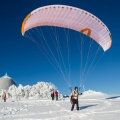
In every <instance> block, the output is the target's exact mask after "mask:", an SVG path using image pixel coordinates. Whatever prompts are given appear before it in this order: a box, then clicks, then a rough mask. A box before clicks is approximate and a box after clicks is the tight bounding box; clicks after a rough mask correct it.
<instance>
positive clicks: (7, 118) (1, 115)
mask: <svg viewBox="0 0 120 120" xmlns="http://www.w3.org/2000/svg"><path fill="white" fill-rule="evenodd" d="M79 106H80V110H79V111H77V110H76V106H75V108H74V110H73V111H71V110H70V109H71V103H70V102H69V98H65V99H61V100H59V101H55V100H54V101H52V100H51V99H48V100H40V99H38V100H33V99H32V100H18V101H11V100H7V102H6V103H5V102H3V100H1V101H0V120H119V119H120V96H119V95H107V94H104V93H101V92H95V91H92V90H89V91H86V92H84V93H83V95H81V96H80V97H79Z"/></svg>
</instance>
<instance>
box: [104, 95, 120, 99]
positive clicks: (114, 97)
mask: <svg viewBox="0 0 120 120" xmlns="http://www.w3.org/2000/svg"><path fill="white" fill-rule="evenodd" d="M116 98H120V96H113V97H109V98H106V99H107V100H109V99H116Z"/></svg>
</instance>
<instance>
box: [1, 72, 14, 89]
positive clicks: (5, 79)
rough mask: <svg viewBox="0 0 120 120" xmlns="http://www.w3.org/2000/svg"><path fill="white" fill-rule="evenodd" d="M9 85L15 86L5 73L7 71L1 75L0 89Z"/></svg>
mask: <svg viewBox="0 0 120 120" xmlns="http://www.w3.org/2000/svg"><path fill="white" fill-rule="evenodd" d="M11 85H15V86H16V83H15V82H14V80H13V79H12V78H11V77H9V76H8V75H7V73H6V74H5V75H4V76H3V77H1V78H0V90H1V89H3V90H7V89H8V88H9V87H10V86H11Z"/></svg>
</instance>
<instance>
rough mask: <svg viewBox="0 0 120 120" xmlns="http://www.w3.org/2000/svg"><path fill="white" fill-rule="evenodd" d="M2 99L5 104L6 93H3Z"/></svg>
mask: <svg viewBox="0 0 120 120" xmlns="http://www.w3.org/2000/svg"><path fill="white" fill-rule="evenodd" d="M3 99H4V102H6V92H4V94H3Z"/></svg>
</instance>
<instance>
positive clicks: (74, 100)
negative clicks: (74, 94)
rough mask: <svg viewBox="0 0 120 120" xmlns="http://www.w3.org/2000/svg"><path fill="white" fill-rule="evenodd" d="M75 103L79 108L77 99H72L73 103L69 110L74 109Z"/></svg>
mask: <svg viewBox="0 0 120 120" xmlns="http://www.w3.org/2000/svg"><path fill="white" fill-rule="evenodd" d="M75 104H76V109H77V110H79V103H78V99H73V104H72V107H71V110H73V109H74V106H75Z"/></svg>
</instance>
